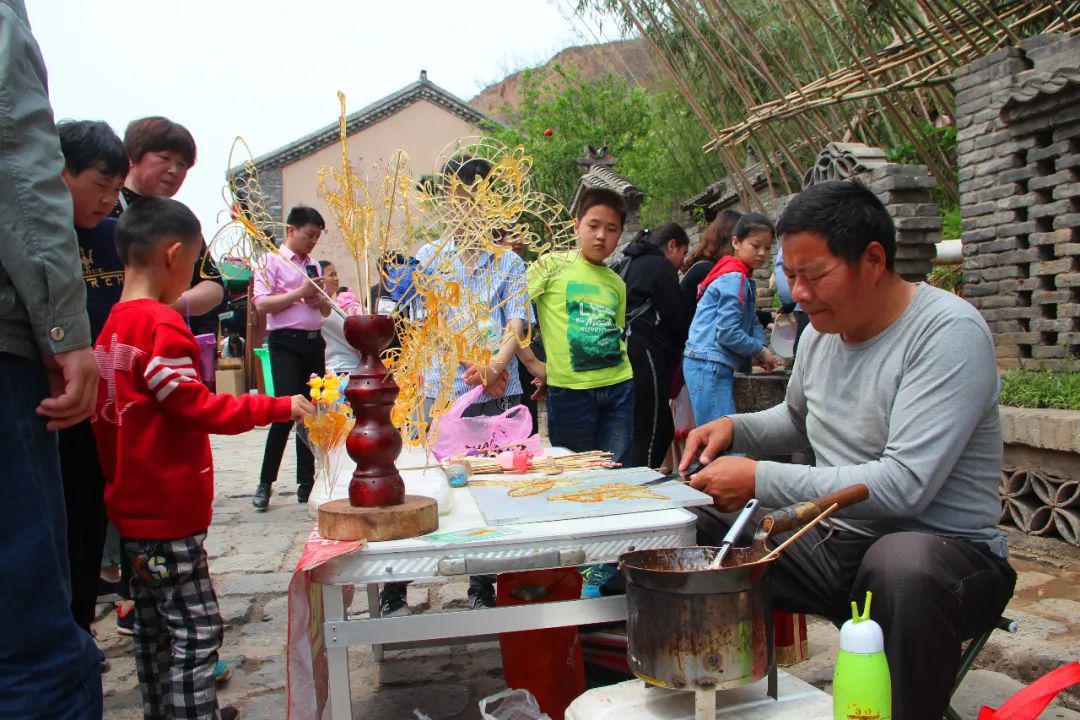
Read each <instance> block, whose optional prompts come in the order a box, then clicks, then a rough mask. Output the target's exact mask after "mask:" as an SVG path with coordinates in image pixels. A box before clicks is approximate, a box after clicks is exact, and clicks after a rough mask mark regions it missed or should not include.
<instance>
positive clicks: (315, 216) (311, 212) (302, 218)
mask: <svg viewBox="0 0 1080 720" xmlns="http://www.w3.org/2000/svg"><path fill="white" fill-rule="evenodd" d="M308 223H310V224H312V225H318V226H319V228H320V229H322V230H325V229H326V221H325V220H323V216H322V214H320V213H319V211H318V210H316V209H315V208H313V207H308V206H307V205H296V206H294V207H293V209H292V210H290V211H289V216H288V217H287V218H285V224H286V225H292V226H293V227H294V228H296V229H297V230H299V229H300V228H302V227H304V226H305V225H307V224H308Z"/></svg>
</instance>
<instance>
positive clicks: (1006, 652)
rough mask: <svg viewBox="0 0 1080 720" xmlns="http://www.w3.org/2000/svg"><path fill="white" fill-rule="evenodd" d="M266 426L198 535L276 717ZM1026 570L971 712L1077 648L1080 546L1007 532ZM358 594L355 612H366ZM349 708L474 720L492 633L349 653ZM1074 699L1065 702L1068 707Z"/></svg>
mask: <svg viewBox="0 0 1080 720" xmlns="http://www.w3.org/2000/svg"><path fill="white" fill-rule="evenodd" d="M265 437H266V432H265V430H256V431H254V432H251V433H247V434H245V435H241V436H237V437H216V438H214V441H213V446H214V459H215V468H216V470H215V473H216V477H217V497H216V500H215V502H214V524H213V525H212V526H211V528H210V531H209V534H208V537H207V541H206V546H207V551H208V553H209V555H210V568H211V571H212V573H213V578H214V585H215V587H216V589H217V593H218V597H219V600H220V603H221V608H222V614H223V616H224V619H225V622H226V626H227V627H226V631H225V643H224V646H223V648H222V657H223V658H224V659H225V660H226V661H227V662H229V663H230V664H231V665H232V667H233V675H232V678H231V679H230V680H229V682H228V683H226V684H225V685H223V686H221V688H220V693H219V696H220V698H221V700H222V703H223V704H229V703H231V704H235V705H237V706H238V707H240V708H241V711H242V712H241V717H242V718H244V719H245V720H264V719H271V718H272V719H274V720H277V719H279V718H283V717H284V705H285V691H284V688H285V653H284V645H285V628H286V590H287V587H288V583H289V578H290V577H291V573H292V569H293V567H294V566H295V564H296V561H297V559H298V558H299V555H300V551H301V549H302V547H303V543H304V540H305V539H306V538H307V536H308V534H309V533H310V531H311V527H312V524H313V521H312V520H311V519H310V518H309V517H308V515H307V512H306V508H305V506H303V505H300V504H298V503H297V502H296V495H295V490H296V484H295V481H294V477H295V476H294V474H293V473H294V468H295V462H294V457H293V453H292V450H291V447H290V449H289V450H288V451H287V452H286V457H285V461H284V463H283V464H282V470H281V474H280V477H281V481H279V482H278V483H277V484H276V485H275V495H274V496H273V498H271V502H270V509H269V511H267V512H265V513H257V512H255V511H254V509H253V508H252V507H251V500H250V494H251V492H252V491H253V490H254V487H255V484H256V481H257V478H258V472H259V466H260V463H261V460H262V448H263V443H264V441H265ZM1013 548H1014V551H1013V552H1014V558H1015V560H1014V564H1015V565H1016V567H1017V570H1018V572H1019V573H1020V579H1019V582H1018V585H1017V595H1016V597H1015V598H1014V600H1013V602H1012V603H1011V604H1010V607H1009V610H1008V612H1007V614H1008V615H1009V616H1010V617H1012V618H1014V619H1016V620H1018V621H1019V622H1020V631H1019V632H1018V633H1017V634H1016V635H1008V634H1006V633H1001V632H998V633H995V635H994V638H993V640H992V641H991V643H990V644H989V645H988V646H987V648H986V650H984V652H983V653H982V656H981V658H980V662H979V664H978V666H977V667H978V668H979V669H977V670H976V671H974V672H973V673H972V674H971V675H969V679H968V680H967V681H966V682H965V684H964V686H963V687H962V688H961V690H960V694H959V696H958V697H959V707H960V708H961V709H962V711H963V713H964V716H965V717H970V718H974V717H975V716H976V714H977V711H978V707H979V705H981V704H984V703H987V704H992V705H995V706H996V705H999V704H1000V703H1001V702H1002V701H1003V700H1004V699H1005V698H1006V697H1008V696H1009V695H1011V694H1012V693H1014V692H1015V691H1016V690H1017V689H1019V687H1020V686H1021V685H1020V682H1021V681H1023V682H1029V681H1030V680H1032V679H1034V678H1035V677H1037V676H1039V675H1041V674H1042V673H1044V672H1046V671H1047V670H1049V669H1052V668H1053V667H1056V666H1058V665H1060V664H1062V663H1063V662H1066V661H1068V660H1077V659H1080V643H1078V642H1077V638H1078V634H1080V582H1077V581H1078V580H1080V551H1077V550H1076V549H1075V548H1071V547H1069V546H1066V545H1065V544H1064V543H1061V542H1057V541H1051V542H1047V541H1043V542H1041V543H1040V542H1039V541H1037V540H1031V539H1028V538H1027V537H1026V536H1022V537H1019V538H1014V541H1013ZM466 589H467V585H466V584H465V583H464V582H460V581H458V582H441V583H440V582H436V583H430V584H420V583H415V584H413V585H411V586H410V588H409V604H410V605H411V606H412V607H413V610H414V611H422V610H428V611H431V610H435V609H440V608H456V607H463V606H464V604H465V593H466ZM365 599H366V595H365V593H357V596H356V599H355V600H354V602H353V606H352V608H351V612H353V613H364V612H366V602H365ZM95 629H96V630H97V633H98V642H99V643H100V645H101V646H102V648H103V650H104V651H105V653H106V656H107V658H108V660H109V665H110V668H109V670H108V671H107V672H106V673H105V675H104V685H105V716H106V718H109V719H110V720H111V719H114V718H115V719H116V720H137V719H138V718H141V717H142V714H141V709H140V699H139V690H138V680H137V678H136V676H135V665H134V662H133V660H132V656H131V640H130V638H127V637H123V636H120V635H117V633H116V629H115V616H114V614H113V613H112V612H111V611H109V612H107V614H105V615H104V616H103V617H102V618H101V619H100V620H99V621H98V623H97V624H96V626H95ZM836 640H837V631H836V629H835V628H833V627H832V625H830V624H828V623H826V622H824V621H812V622H811V625H810V642H811V654H812V656H811V658H810V660H808V661H806V662H803V663H800V664H799V665H796V666H795V667H793V668H790V671H791V672H792V674H794V675H796V676H798V677H801V678H803V679H805V680H807V681H809V682H811V683H812V684H814V685H817V686H818V687H822V688H825V689H829V686H830V684H831V679H832V668H833V663H834V661H835V654H836ZM350 666H351V670H352V692H353V708H354V717H356V718H364V720H408V719H409V718H412V717H413V714H412V711H413V709H414V708H419V709H420V710H422V711H423V712H425V713H426V714H428V715H429V716H430V717H432V718H433V720H444V719H449V718H465V719H467V720H474V719H475V718H478V717H479V713H478V710H477V701H479V700H480V699H481V698H483V697H485V696H487V695H490V694H493V693H495V692H498V691H499V690H501V689H503V687H504V685H503V679H502V666H501V660H500V657H499V651H498V646H497V645H496V644H495V643H482V644H471V645H457V646H451V647H443V648H429V649H422V650H419V649H418V650H403V651H397V652H392V653H387V657H386V660H385V661H384V662H383V663H376V662H375V661H374V659H373V658H372V656H371V651H370V650H369V649H366V648H364V649H361V648H353V649H351V650H350ZM1064 703H1065V704H1064V705H1063V704H1062V703H1061V702H1060V701H1059V703H1057V704H1055V705H1053V706H1051V710H1048V711H1047V713H1046V714H1044V715H1043V717H1045V718H1059V719H1063V720H1065V719H1067V720H1080V712H1075V711H1076V710H1080V695H1077V694H1074V695H1069V696H1067V697H1065V700H1064ZM1066 706H1067V707H1068V708H1072V709H1071V710H1070V709H1067V707H1066Z"/></svg>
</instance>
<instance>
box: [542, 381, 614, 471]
mask: <svg viewBox="0 0 1080 720" xmlns="http://www.w3.org/2000/svg"><path fill="white" fill-rule="evenodd" d="M547 413H548V437H549V438H550V439H551V444H552V445H554V446H556V447H564V448H568V449H570V450H573V451H574V452H588V451H590V450H606V451H607V452H609V453H611V454H612V455H613V457H612V459H613V460H614V461H615V462H617V463H620V464H622V465H623V466H627V465H629V463H630V441H631V440H632V439H633V437H634V381H633V380H624V381H623V382H621V383H616V384H615V385H608V386H607V387H601V388H594V389H592V390H571V389H570V388H560V387H549V388H548V394H547Z"/></svg>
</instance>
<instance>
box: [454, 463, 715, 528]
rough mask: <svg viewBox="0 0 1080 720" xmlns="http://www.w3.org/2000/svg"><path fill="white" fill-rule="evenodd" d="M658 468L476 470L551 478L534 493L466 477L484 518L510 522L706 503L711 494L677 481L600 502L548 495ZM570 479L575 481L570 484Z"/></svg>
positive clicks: (649, 476)
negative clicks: (521, 472) (547, 473)
mask: <svg viewBox="0 0 1080 720" xmlns="http://www.w3.org/2000/svg"><path fill="white" fill-rule="evenodd" d="M659 477H661V474H660V473H658V472H656V471H654V470H650V469H648V468H620V469H617V470H603V471H598V472H583V473H567V474H564V475H554V476H544V475H478V476H474V477H473V480H474V481H477V482H479V483H483V482H485V481H488V482H490V481H496V482H497V481H507V480H509V481H513V480H525V481H529V480H553V481H556V482H555V484H554V485H553V486H552V487H551V488H549V489H546V490H544V491H543V492H540V493H537V494H535V495H526V496H517V497H515V496H511V495H509V490H510V488H509V487H507V486H504V485H482V484H475V483H474V482H470V483H469V492H470V493H471V494H472V496H473V499H474V500H475V501H476V505H477V507H479V509H480V512H481V514H482V515H483V516H484V521H485V522H486V523H487V524H488V525H496V526H497V525H515V524H518V523H531V522H545V521H548V520H572V519H576V518H589V517H605V516H609V515H623V514H627V513H638V512H648V511H650V510H665V509H668V508H679V507H694V506H699V505H711V504H712V498H711V497H709V496H708V495H706V494H704V493H701V492H698V491H697V490H694V489H693V488H691V487H689V486H688V485H684V484H682V483H679V482H667V483H663V484H661V485H650V486H649V487H648V488H647V489H648V490H649V491H651V493H652V494H656V495H660V496H662V498H628V499H610V498H608V499H604V500H601V501H600V502H579V501H576V500H553V499H551V498H554V497H556V496H559V495H565V494H567V493H575V492H580V491H588V490H590V489H594V488H598V487H602V486H605V485H609V484H611V483H625V484H627V485H642V484H643V483H646V482H648V481H649V480H655V479H656V478H659ZM569 483H574V484H569Z"/></svg>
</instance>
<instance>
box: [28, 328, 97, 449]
mask: <svg viewBox="0 0 1080 720" xmlns="http://www.w3.org/2000/svg"><path fill="white" fill-rule="evenodd" d="M42 359H43V361H44V363H45V372H46V374H47V375H48V378H49V391H50V392H49V395H50V396H49V397H47V398H45V399H44V400H42V401H41V404H40V405H38V406H37V414H38V415H41V416H43V417H46V418H48V419H49V421H48V422H47V423H46V424H45V427H46V428H47V429H49V430H60V429H62V428H66V427H71V426H72V425H74V424H76V423H78V422H81V421H82V420H85V419H86V418H88V417H90V413H91V412H92V411H93V409H94V403H95V402H97V386H98V379H99V377H100V375H99V370H98V364H97V360H96V359H94V352H93V351H92V350H91V349H90V348H81V349H79V350H72V351H70V352H65V353H60V354H58V355H46V356H44V357H43V358H42Z"/></svg>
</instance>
